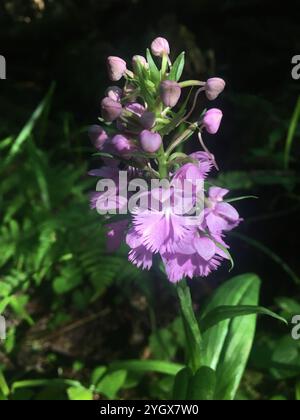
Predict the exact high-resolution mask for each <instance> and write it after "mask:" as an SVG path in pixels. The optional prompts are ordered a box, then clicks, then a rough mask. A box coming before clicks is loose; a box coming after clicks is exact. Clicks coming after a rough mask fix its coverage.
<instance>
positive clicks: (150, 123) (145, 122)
mask: <svg viewBox="0 0 300 420" xmlns="http://www.w3.org/2000/svg"><path fill="white" fill-rule="evenodd" d="M155 120H156V118H155V114H154V113H153V112H149V111H145V112H144V113H143V115H142V116H141V119H140V123H141V125H142V126H143V127H144V128H146V129H147V130H151V128H153V127H154V125H155Z"/></svg>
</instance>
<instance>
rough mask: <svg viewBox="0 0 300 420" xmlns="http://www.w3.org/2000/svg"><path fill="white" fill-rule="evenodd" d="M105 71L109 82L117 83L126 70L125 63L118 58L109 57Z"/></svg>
mask: <svg viewBox="0 0 300 420" xmlns="http://www.w3.org/2000/svg"><path fill="white" fill-rule="evenodd" d="M107 70H108V76H109V78H110V80H112V81H114V82H117V81H118V80H120V79H121V78H122V77H123V76H124V74H125V72H126V70H127V68H126V62H125V61H124V60H123V59H122V58H120V57H113V56H110V57H108V58H107Z"/></svg>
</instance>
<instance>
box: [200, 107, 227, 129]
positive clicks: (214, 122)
mask: <svg viewBox="0 0 300 420" xmlns="http://www.w3.org/2000/svg"><path fill="white" fill-rule="evenodd" d="M222 118H223V113H222V111H221V110H220V109H217V108H212V109H209V110H208V111H207V112H206V114H205V115H204V118H203V121H202V123H203V125H204V127H205V128H206V131H207V132H208V133H210V134H216V133H217V131H218V130H219V127H220V124H221V120H222Z"/></svg>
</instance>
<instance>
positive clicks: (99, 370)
mask: <svg viewBox="0 0 300 420" xmlns="http://www.w3.org/2000/svg"><path fill="white" fill-rule="evenodd" d="M106 371H107V367H106V366H98V367H96V369H94V370H93V372H92V375H91V383H92V384H93V385H95V386H96V385H97V384H98V382H99V381H100V379H101V378H102V377H103V375H104V374H105V372H106Z"/></svg>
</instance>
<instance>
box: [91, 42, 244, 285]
mask: <svg viewBox="0 0 300 420" xmlns="http://www.w3.org/2000/svg"><path fill="white" fill-rule="evenodd" d="M151 51H152V54H153V55H154V56H155V57H157V60H160V62H161V68H160V69H158V68H157V65H155V64H154V59H153V58H151V59H149V58H150V56H151V53H150V51H148V53H147V59H146V58H145V57H144V56H139V55H135V56H134V57H133V59H132V60H131V61H132V66H133V71H130V70H128V69H127V65H126V62H125V61H124V60H123V59H121V58H118V57H109V58H108V60H107V65H108V74H109V78H110V79H111V80H113V81H118V80H120V79H122V78H124V81H125V83H124V86H122V87H120V86H111V87H109V88H108V89H107V90H106V97H105V98H104V99H103V100H102V102H101V108H102V117H103V119H102V121H103V123H104V124H106V125H107V128H103V127H101V126H95V125H94V126H92V127H91V128H90V131H89V134H90V138H91V140H92V143H93V145H94V146H95V147H96V149H97V150H98V155H99V158H100V159H102V162H104V166H102V167H101V168H100V169H94V170H92V171H90V172H89V174H90V175H92V176H95V177H98V178H99V179H100V180H104V179H107V180H109V181H112V182H113V185H114V187H108V189H107V190H106V191H102V190H100V191H99V190H98V191H96V192H95V193H93V194H92V196H91V207H92V208H93V209H95V208H96V209H97V210H98V211H99V212H100V213H101V214H103V211H104V210H105V209H106V210H107V214H105V215H104V219H105V220H106V221H107V225H106V227H107V243H108V251H109V252H115V251H116V250H117V248H118V247H119V246H120V245H121V243H122V242H123V241H125V242H126V244H127V246H128V247H129V254H128V259H129V261H131V262H132V263H133V264H135V265H136V266H137V267H139V268H141V269H144V270H149V269H150V268H151V267H152V264H153V256H154V255H159V256H160V258H161V260H162V262H163V264H164V267H165V272H166V274H167V276H168V278H169V280H170V281H171V282H173V283H177V282H179V281H180V280H181V279H183V278H194V277H205V276H208V275H209V274H210V273H211V272H212V271H214V270H216V269H218V267H220V265H221V263H222V261H223V260H228V259H231V257H230V255H229V252H228V250H229V246H228V245H227V244H226V242H225V235H226V233H227V232H228V231H230V230H232V229H234V228H235V227H236V226H238V224H239V223H240V221H241V218H240V216H239V214H238V212H237V210H236V209H235V208H234V207H233V206H232V205H231V204H229V203H228V202H226V199H225V196H226V195H227V194H228V193H229V191H228V190H227V189H224V188H220V187H216V186H212V182H213V181H212V180H211V179H210V180H209V183H208V176H210V174H211V171H212V170H213V169H218V167H217V164H216V161H215V157H214V156H213V154H212V153H211V152H210V151H209V150H208V149H207V147H206V146H205V144H204V143H203V140H202V135H201V134H202V133H205V132H208V133H210V134H216V133H217V132H218V130H219V128H220V125H221V120H222V117H223V113H222V111H221V110H219V109H216V108H212V109H209V110H208V111H206V113H203V112H202V113H201V112H198V118H196V120H195V121H190V116H191V115H193V111H194V109H195V105H196V102H197V99H198V95H199V93H201V92H204V94H205V95H206V98H207V99H208V100H209V101H212V100H214V99H216V98H217V97H218V96H219V95H220V94H221V93H222V91H223V90H224V88H225V82H224V80H223V79H221V78H218V77H214V78H210V79H209V80H207V81H206V82H203V81H195V80H189V81H184V82H180V77H181V73H182V69H183V67H184V54H181V55H180V56H179V57H178V59H177V60H176V66H173V65H172V62H171V59H170V47H169V43H168V41H167V40H166V39H165V38H162V37H159V38H156V39H155V40H154V41H153V42H152V44H151ZM180 69H181V70H180ZM193 86H196V87H198V90H197V92H196V93H195V99H194V101H191V103H192V104H193V106H192V109H191V110H189V109H188V105H187V104H189V102H188V101H185V103H184V104H183V105H180V104H179V100H180V98H181V96H182V95H183V90H184V89H185V88H188V87H193ZM197 132H198V137H199V140H200V145H199V146H200V147H201V148H202V149H203V150H198V151H197V150H196V151H195V152H193V153H191V154H189V155H187V154H185V153H183V152H182V151H177V148H178V147H180V148H181V147H182V145H183V144H184V143H185V142H186V141H187V140H188V139H189V138H190V137H191V136H192V135H193V134H194V133H197ZM181 150H182V148H181ZM120 174H121V175H122V176H123V177H124V176H125V175H126V182H127V183H129V184H128V185H130V182H131V181H134V182H135V183H136V185H139V187H140V185H141V184H142V185H143V186H146V189H144V190H143V191H141V190H138V189H137V191H138V192H136V194H134V191H135V189H134V188H133V189H132V188H130V187H128V190H127V191H126V196H124V195H122V194H121V191H122V190H123V189H124V188H123V187H124V186H123V187H122V185H121V184H122V180H120V179H121V178H120ZM155 182H156V184H155ZM163 182H166V183H167V186H165V185H163V186H162V185H160V184H157V183H163ZM153 184H155V185H154V186H153ZM132 198H135V201H134V205H133V206H132V207H130V204H131V199H132ZM142 202H143V204H141V203H142ZM114 212H115V213H114ZM120 217H121V218H120Z"/></svg>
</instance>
